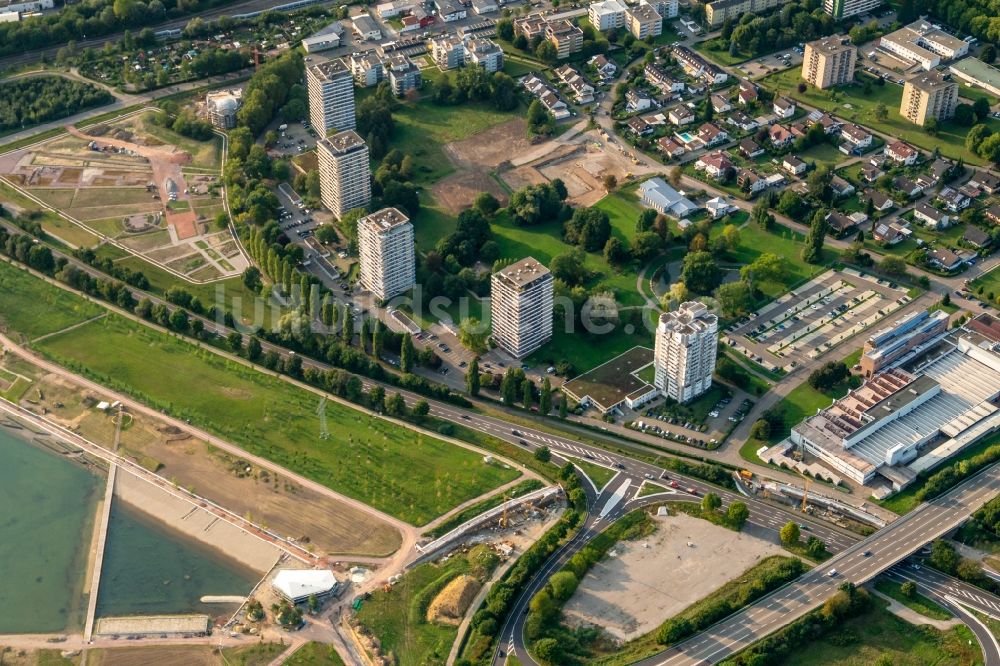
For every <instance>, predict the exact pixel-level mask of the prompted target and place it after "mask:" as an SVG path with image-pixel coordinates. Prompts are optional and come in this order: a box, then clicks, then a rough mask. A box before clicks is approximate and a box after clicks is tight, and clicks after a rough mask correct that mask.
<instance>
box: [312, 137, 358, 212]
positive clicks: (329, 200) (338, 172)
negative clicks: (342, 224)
mask: <svg viewBox="0 0 1000 666" xmlns="http://www.w3.org/2000/svg"><path fill="white" fill-rule="evenodd" d="M316 157H317V161H318V162H319V185H320V197H321V198H322V200H323V205H325V206H326V207H327V208H329V209H330V212H331V213H333V214H334V215H336V216H337V218H338V219H340V218H341V217H343V216H344V214H345V213H346V212H348V211H350V210H354V209H355V208H364V207H365V206H367V205H368V204H369V202H371V199H372V186H371V166H370V164H369V162H368V145H367V144H365V142H364V140H363V139H362V138H361V137H360V136H359V135H358V133H357V132H355V131H354V130H347V131H346V132H339V133H337V134H334V135H333V136H329V137H327V138H325V139H320V140H319V141H318V142H317V143H316Z"/></svg>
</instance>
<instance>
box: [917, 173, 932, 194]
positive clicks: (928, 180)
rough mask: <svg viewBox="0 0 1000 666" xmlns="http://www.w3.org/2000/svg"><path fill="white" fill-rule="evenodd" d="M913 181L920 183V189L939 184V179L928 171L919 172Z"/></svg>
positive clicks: (927, 188)
mask: <svg viewBox="0 0 1000 666" xmlns="http://www.w3.org/2000/svg"><path fill="white" fill-rule="evenodd" d="M913 182H915V183H916V184H917V185H919V186H920V189H922V190H929V189H930V188H932V187H934V186H935V185H937V180H936V179H935V178H934V176H931V175H930V174H926V173H918V174H917V177H916V178H914V179H913Z"/></svg>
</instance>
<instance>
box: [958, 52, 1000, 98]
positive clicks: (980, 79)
mask: <svg viewBox="0 0 1000 666" xmlns="http://www.w3.org/2000/svg"><path fill="white" fill-rule="evenodd" d="M948 71H949V72H951V73H952V74H954V75H955V76H956V77H958V78H960V79H962V80H963V81H965V82H966V83H968V84H970V85H973V86H979V87H980V88H982V89H983V90H986V91H987V92H990V93H993V94H994V95H1000V69H997V68H996V67H994V66H992V65H988V64H986V63H985V62H983V61H982V60H980V59H979V58H973V57H969V58H965V59H963V60H960V61H959V62H956V63H952V64H951V65H949V66H948Z"/></svg>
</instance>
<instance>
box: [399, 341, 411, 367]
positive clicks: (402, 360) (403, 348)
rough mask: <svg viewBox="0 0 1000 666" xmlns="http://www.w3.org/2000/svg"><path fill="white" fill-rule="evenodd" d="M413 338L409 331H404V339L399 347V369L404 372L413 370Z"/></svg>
mask: <svg viewBox="0 0 1000 666" xmlns="http://www.w3.org/2000/svg"><path fill="white" fill-rule="evenodd" d="M413 356H414V349H413V338H412V337H411V336H410V334H409V332H406V333H403V341H402V343H401V344H400V348H399V369H400V370H402V371H403V372H404V373H410V372H413Z"/></svg>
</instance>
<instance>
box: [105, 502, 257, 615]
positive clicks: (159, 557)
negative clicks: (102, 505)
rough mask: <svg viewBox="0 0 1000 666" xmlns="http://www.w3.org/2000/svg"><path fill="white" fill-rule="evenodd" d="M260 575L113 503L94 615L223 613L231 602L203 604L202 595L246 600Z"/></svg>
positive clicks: (232, 608) (226, 612) (124, 506)
mask: <svg viewBox="0 0 1000 666" xmlns="http://www.w3.org/2000/svg"><path fill="white" fill-rule="evenodd" d="M259 579H260V576H259V575H257V574H255V573H254V572H253V571H250V570H249V569H245V568H242V567H240V566H239V564H237V563H235V562H232V561H230V560H229V559H228V558H226V557H225V556H223V555H222V554H220V553H219V552H218V551H216V550H214V549H212V548H209V547H207V546H205V545H204V544H201V543H199V542H197V541H194V540H192V539H190V538H188V537H186V536H184V535H182V534H180V533H179V532H177V531H175V530H171V529H169V528H168V527H166V526H164V525H163V524H162V523H160V522H157V521H155V520H153V519H151V518H149V517H148V516H147V515H146V514H144V513H142V512H141V511H138V510H136V509H134V508H132V507H130V506H129V505H128V504H125V503H124V502H121V501H119V500H117V499H116V500H115V503H114V504H113V505H112V507H111V522H110V523H109V525H108V537H107V542H106V544H105V550H104V567H103V570H102V572H101V590H100V594H99V595H98V597H97V616H98V617H103V616H109V615H155V614H175V613H206V614H208V615H215V616H219V615H226V614H228V613H231V612H233V611H234V610H235V606H233V605H231V604H229V605H227V604H203V603H201V601H200V599H201V597H202V596H204V595H239V596H246V595H247V594H249V593H250V590H252V589H253V586H254V585H255V584H256V583H257V581H258V580H259Z"/></svg>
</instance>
